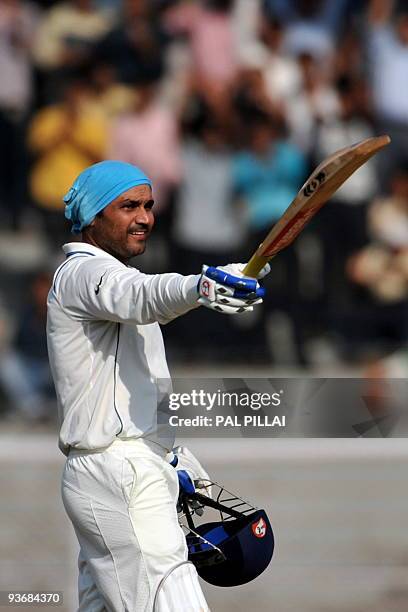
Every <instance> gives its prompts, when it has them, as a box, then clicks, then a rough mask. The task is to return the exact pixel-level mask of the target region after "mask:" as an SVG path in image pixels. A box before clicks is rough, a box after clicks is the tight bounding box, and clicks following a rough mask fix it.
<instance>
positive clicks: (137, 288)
mask: <svg viewBox="0 0 408 612" xmlns="http://www.w3.org/2000/svg"><path fill="white" fill-rule="evenodd" d="M198 279H199V275H197V276H194V275H192V276H182V275H181V274H171V273H170V274H143V273H142V272H139V271H138V270H136V269H134V268H127V267H126V266H123V265H121V264H120V263H116V262H115V261H113V260H111V259H110V258H106V259H104V258H100V257H98V258H95V257H86V258H84V257H80V258H77V259H76V260H73V261H71V262H67V263H66V264H65V267H63V268H61V272H60V273H59V274H58V273H57V274H56V276H55V280H54V286H53V290H54V295H55V296H56V298H57V300H58V301H59V302H60V304H61V306H62V307H63V308H64V309H65V310H66V311H67V313H68V314H69V315H70V316H72V317H73V318H76V319H78V320H92V319H100V320H107V321H116V322H119V323H135V324H141V325H147V324H149V323H154V322H156V321H157V322H159V323H162V324H163V323H168V322H169V321H171V320H172V319H175V318H176V317H178V316H179V315H182V314H184V313H186V312H188V311H189V310H191V309H193V308H196V307H197V306H198V305H199V304H198V303H197V299H198V292H197V283H198Z"/></svg>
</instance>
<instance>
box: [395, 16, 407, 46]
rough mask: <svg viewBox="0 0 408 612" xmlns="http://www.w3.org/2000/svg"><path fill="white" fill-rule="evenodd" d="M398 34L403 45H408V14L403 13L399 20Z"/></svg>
mask: <svg viewBox="0 0 408 612" xmlns="http://www.w3.org/2000/svg"><path fill="white" fill-rule="evenodd" d="M397 34H398V38H399V40H400V42H401V43H402V44H403V45H408V13H403V14H402V15H400V16H399V17H398V19H397Z"/></svg>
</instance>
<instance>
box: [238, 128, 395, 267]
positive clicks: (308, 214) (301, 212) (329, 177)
mask: <svg viewBox="0 0 408 612" xmlns="http://www.w3.org/2000/svg"><path fill="white" fill-rule="evenodd" d="M390 142H391V139H390V137H389V136H378V137H376V138H367V139H366V140H362V141H361V142H358V143H357V144H354V145H351V146H350V147H346V148H345V149H340V151H336V153H333V155H331V156H330V157H328V158H327V159H325V160H324V161H322V163H321V164H320V165H319V166H317V168H316V170H314V172H312V174H311V175H310V177H309V178H308V179H307V181H306V183H305V184H304V185H303V187H302V188H301V189H300V191H299V193H298V194H297V196H296V197H295V199H294V200H293V201H292V203H291V204H290V206H289V207H288V208H287V209H286V211H285V212H284V213H283V215H282V216H281V218H280V219H279V221H278V222H277V223H276V224H275V225H274V226H273V228H272V229H271V231H270V232H269V234H268V235H267V236H266V238H265V240H264V241H263V242H262V243H261V244H260V245H259V247H258V248H257V250H256V251H255V253H254V254H253V255H252V257H251V259H250V260H249V262H248V263H247V265H246V266H245V268H244V271H243V273H244V274H245V276H251V277H253V278H256V277H257V275H258V272H259V271H260V270H261V269H262V268H263V267H264V265H265V264H266V263H267V262H268V261H269V260H270V259H272V257H274V256H275V255H276V254H277V253H279V251H282V249H284V248H286V247H287V246H289V245H290V244H291V243H292V242H293V241H294V240H295V238H296V237H297V236H298V235H299V234H300V232H301V231H302V230H303V228H304V227H305V225H306V224H307V223H308V222H309V221H310V219H311V218H312V217H314V215H315V214H316V213H317V211H318V210H320V208H321V207H322V206H323V204H325V203H326V202H327V201H328V200H329V199H330V198H331V196H332V195H333V193H335V192H336V191H337V189H338V188H339V187H340V186H341V185H342V184H343V183H344V182H345V181H346V180H347V179H348V178H349V176H351V175H352V174H353V172H355V171H356V170H357V169H358V168H360V166H362V165H363V164H364V163H365V162H366V161H367V160H368V159H370V157H372V156H373V155H375V154H376V153H377V152H378V151H381V149H383V148H384V147H386V146H387V145H388V144H389V143H390Z"/></svg>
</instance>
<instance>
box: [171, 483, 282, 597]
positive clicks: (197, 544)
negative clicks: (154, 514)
mask: <svg viewBox="0 0 408 612" xmlns="http://www.w3.org/2000/svg"><path fill="white" fill-rule="evenodd" d="M201 483H202V481H200V484H201ZM207 487H208V489H209V488H211V491H212V493H213V497H212V498H210V497H207V496H206V495H202V494H200V493H197V492H196V493H194V494H193V495H191V496H188V497H186V496H183V498H182V500H181V506H182V512H183V514H182V517H181V520H180V524H181V526H182V527H183V530H184V531H185V535H186V541H187V547H188V558H189V560H190V561H191V562H192V563H194V565H195V567H196V569H197V572H198V575H199V576H200V577H201V578H202V579H203V580H205V581H206V582H209V583H210V584H213V585H215V586H223V587H231V586H238V585H240V584H245V583H247V582H250V581H251V580H254V578H256V577H257V576H259V575H260V574H261V573H262V572H263V571H264V570H265V569H266V568H267V567H268V565H269V563H270V561H271V559H272V555H273V549H274V535H273V531H272V527H271V524H270V522H269V519H268V516H267V514H266V512H265V510H259V509H257V508H255V507H254V506H251V505H250V504H248V503H247V502H245V501H244V500H242V499H241V498H239V497H237V496H236V495H234V494H233V493H230V492H229V491H227V490H226V489H225V488H224V487H222V486H221V485H219V484H218V483H214V482H209V481H208V483H207V485H206V488H207ZM191 502H193V504H192V503H191ZM192 505H193V507H192ZM208 508H211V509H212V511H215V517H214V518H215V519H217V520H211V521H210V522H203V523H200V524H196V522H195V521H197V517H198V516H199V514H200V511H201V510H204V514H203V517H204V515H205V514H207V509H208ZM197 509H198V510H199V512H197ZM193 517H194V518H193Z"/></svg>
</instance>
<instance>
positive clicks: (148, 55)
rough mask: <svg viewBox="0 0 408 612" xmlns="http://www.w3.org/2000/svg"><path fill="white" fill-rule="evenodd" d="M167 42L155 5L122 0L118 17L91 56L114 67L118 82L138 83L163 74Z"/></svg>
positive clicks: (136, 0) (152, 79)
mask: <svg viewBox="0 0 408 612" xmlns="http://www.w3.org/2000/svg"><path fill="white" fill-rule="evenodd" d="M166 44H167V35H166V33H165V31H164V28H163V26H162V24H161V21H160V19H159V14H158V13H157V12H156V9H155V8H154V4H152V3H151V2H148V1H147V0H124V3H123V11H122V16H121V19H120V20H119V22H118V24H117V26H116V27H115V28H114V29H113V30H112V31H111V32H109V34H107V35H106V36H105V37H104V38H103V40H101V41H100V43H99V44H98V45H97V47H96V49H95V53H94V57H95V59H96V61H97V62H98V63H102V64H104V65H107V66H110V67H111V68H113V70H114V73H115V77H116V80H118V81H119V82H120V83H126V84H133V85H138V84H143V83H145V82H147V81H150V82H151V81H154V80H156V81H157V80H158V79H160V78H161V77H162V76H163V73H164V69H165V66H164V51H165V48H166Z"/></svg>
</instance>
